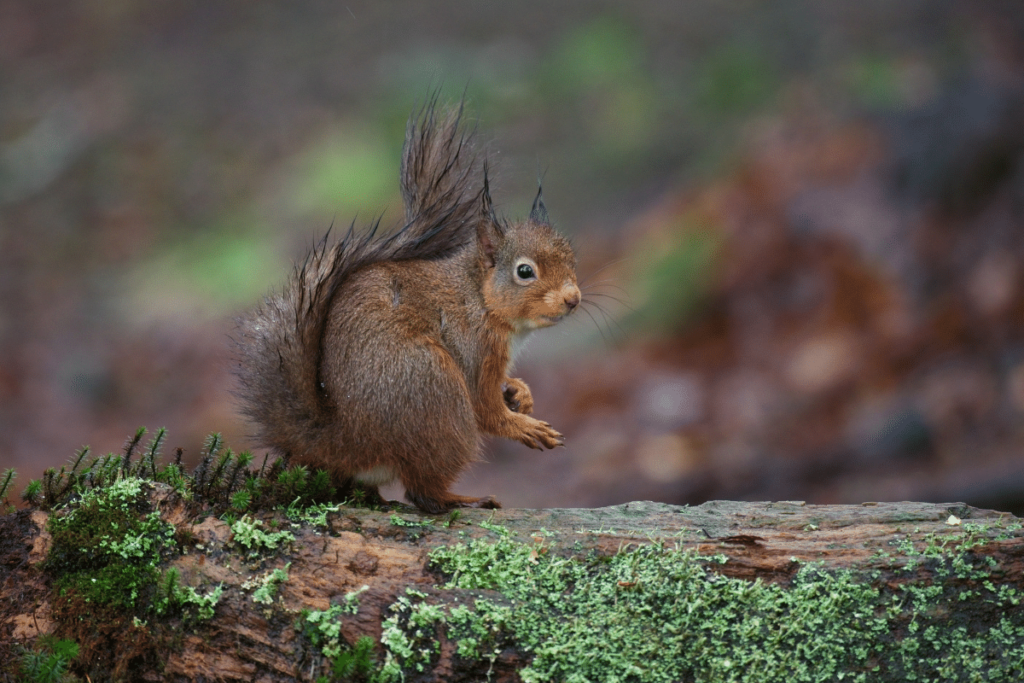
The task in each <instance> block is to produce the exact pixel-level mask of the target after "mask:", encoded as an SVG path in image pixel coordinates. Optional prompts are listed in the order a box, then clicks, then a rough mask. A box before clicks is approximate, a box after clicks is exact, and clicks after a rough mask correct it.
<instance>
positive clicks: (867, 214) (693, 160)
mask: <svg viewBox="0 0 1024 683" xmlns="http://www.w3.org/2000/svg"><path fill="white" fill-rule="evenodd" d="M438 87H439V88H441V90H442V92H443V93H444V98H446V99H449V100H452V101H455V100H457V99H458V98H459V97H460V96H461V95H462V93H463V92H465V94H466V99H467V102H468V105H467V108H468V111H469V113H470V114H471V116H472V117H475V118H476V119H478V121H479V130H480V131H481V138H482V139H483V140H484V141H485V142H486V144H487V148H488V150H489V156H490V158H491V160H492V163H494V164H495V165H496V166H497V168H498V172H497V177H496V180H495V181H494V184H493V187H494V195H495V199H496V201H497V203H498V205H499V209H500V210H501V211H503V212H504V213H506V214H507V215H510V216H523V215H525V214H526V213H527V212H528V209H529V202H530V200H531V198H532V196H533V193H534V191H535V187H536V179H537V177H538V175H543V177H544V187H545V198H546V200H547V205H548V208H549V210H550V213H551V216H552V218H553V220H554V222H555V223H556V225H557V226H558V227H559V228H560V229H561V230H562V231H563V232H565V233H566V234H568V235H570V236H572V238H573V240H574V242H575V243H576V244H577V245H578V247H579V251H580V254H579V255H580V275H581V278H582V279H584V280H585V281H586V284H585V286H584V292H585V299H586V300H588V301H591V302H592V304H593V305H591V306H590V307H588V309H587V310H586V311H580V312H578V313H577V314H575V315H574V316H573V317H572V318H571V319H569V320H567V321H565V322H563V323H562V324H560V325H559V326H558V327H556V328H553V329H551V330H546V331H543V332H540V333H537V334H536V335H535V338H534V339H533V340H532V342H531V345H530V346H529V348H528V351H527V353H526V354H525V355H524V357H523V359H522V361H521V362H520V366H519V370H518V374H520V375H521V376H522V377H523V378H524V379H525V380H526V381H527V382H528V383H529V384H530V385H531V387H532V389H533V394H534V396H535V398H536V402H537V405H536V413H537V414H538V415H539V416H541V417H542V418H543V419H545V420H547V421H549V422H551V423H552V424H553V425H554V426H555V427H556V428H558V429H559V430H561V431H562V432H563V433H564V434H566V436H567V447H566V448H564V449H558V450H555V451H552V452H544V453H538V452H535V451H530V450H528V449H526V448H525V447H522V446H520V445H518V444H512V443H507V442H503V441H500V440H494V441H491V442H489V444H488V446H487V448H486V462H485V463H481V464H479V465H477V466H475V467H474V468H473V469H472V470H471V471H469V472H468V473H467V474H466V475H465V476H464V477H463V479H462V481H461V482H460V484H459V485H458V487H457V490H459V491H461V492H465V493H470V492H471V493H474V494H479V495H483V494H494V495H496V496H497V497H498V498H499V499H500V500H502V501H503V502H504V504H505V505H506V506H531V507H556V506H580V505H606V504H613V503H621V502H625V501H629V500H635V499H653V500H659V501H665V502H671V503H700V502H702V501H704V500H708V499H715V498H730V499H750V500H765V499H799V500H806V501H808V502H815V503H842V502H862V501H872V500H874V501H881V500H903V499H913V500H924V501H953V500H958V501H961V500H962V501H966V502H969V503H972V504H975V505H979V506H983V507H992V508H996V509H1002V510H1009V511H1013V512H1016V513H1024V325H1022V323H1024V5H1021V4H1020V3H1019V2H1017V1H1016V0H1005V1H998V0H963V1H960V2H956V1H943V0H936V1H927V2H925V1H915V0H906V1H904V2H899V3H893V2H889V1H888V0H865V1H862V2H857V3H820V2H813V1H810V0H776V1H775V2H770V3H768V2H753V1H748V2H731V3H723V2H717V1H710V0H697V1H693V2H685V3H683V2H675V1H672V0H664V1H641V0H637V1H634V2H630V3H611V2H592V1H586V2H583V1H581V0H572V1H570V0H566V1H563V2H560V3H554V4H553V3H548V2H537V1H530V0H525V1H523V2H516V3H500V2H481V1H480V0H446V1H445V2H436V3H420V2H412V1H411V0H408V1H395V2H366V1H363V0H349V1H348V2H304V3H285V2H279V3H271V2H253V1H252V0H235V1H229V0H224V1H218V2H210V1H208V0H202V1H200V0H192V1H188V0H183V1H179V2H138V1H133V0H104V1H100V0H89V1H85V0H0V469H3V468H6V467H16V468H17V470H18V472H19V485H18V487H17V488H18V490H19V491H20V490H21V488H22V487H23V486H24V484H25V483H26V482H27V481H28V480H29V479H30V478H35V477H38V476H39V475H40V474H41V472H42V470H43V468H45V467H48V466H54V465H56V466H59V465H60V464H62V463H64V462H65V461H66V460H67V459H68V458H69V457H70V456H71V454H72V452H73V451H74V450H75V449H76V448H78V447H79V446H81V445H83V444H90V445H91V446H92V447H93V449H94V450H95V451H96V452H107V451H118V450H119V449H120V447H121V445H122V443H123V441H124V439H125V437H126V436H128V435H129V434H130V433H131V432H133V431H134V430H135V428H136V427H138V426H140V425H146V426H148V427H149V428H150V429H151V430H152V429H154V428H157V427H162V426H163V427H167V428H168V429H169V432H170V437H169V440H168V447H169V448H167V449H165V452H169V451H170V448H173V447H175V446H181V447H183V448H184V449H185V453H186V458H192V459H193V461H194V460H195V458H196V457H197V455H198V453H199V450H200V448H201V445H202V441H203V438H204V437H205V435H206V434H208V433H210V432H214V431H220V432H223V433H224V435H225V436H226V437H227V439H228V442H229V444H230V445H231V446H233V447H234V448H235V449H236V450H240V449H243V448H249V447H251V444H249V443H248V442H247V439H246V434H248V433H249V432H250V431H251V430H250V427H249V426H247V425H246V424H244V423H243V422H242V420H241V418H240V417H239V416H238V414H237V413H236V409H235V405H234V402H233V399H232V396H231V388H232V382H233V379H232V376H231V371H230V364H231V359H230V344H229V335H230V334H231V330H232V327H233V322H232V320H233V317H234V316H235V315H237V314H238V313H239V312H241V311H242V310H244V309H245V308H247V307H249V306H252V305H254V304H255V303H256V302H257V301H259V299H260V297H261V296H262V295H263V294H265V293H266V292H268V291H270V290H272V289H273V288H276V287H278V286H280V284H281V283H282V282H283V281H284V279H285V278H286V277H287V275H288V273H289V271H290V269H291V267H292V265H293V263H294V262H295V261H297V260H301V258H302V257H303V256H304V254H305V252H306V250H307V249H308V248H309V247H310V245H312V244H313V242H314V241H315V240H317V239H319V237H321V236H322V235H323V233H324V232H325V231H326V230H327V228H328V226H329V225H330V224H331V223H332V221H334V222H336V223H339V224H342V225H347V224H348V223H349V221H350V220H351V219H352V218H353V217H355V218H356V219H357V224H366V223H369V222H370V221H372V220H373V219H374V218H376V217H377V216H379V215H381V214H383V223H384V225H393V224H394V223H395V222H396V221H398V220H399V218H400V216H401V204H400V200H399V197H398V191H397V190H398V183H397V173H398V163H399V154H400V150H401V144H402V140H403V134H404V126H405V120H406V118H407V116H408V114H409V112H410V111H411V110H413V109H414V108H415V107H417V106H418V104H420V103H422V101H423V100H424V98H425V97H426V96H427V95H428V94H429V93H430V92H431V91H432V89H434V88H438ZM257 452H259V451H257ZM386 493H388V494H389V495H391V496H393V497H397V496H399V495H401V489H395V488H392V489H389V490H388V491H386Z"/></svg>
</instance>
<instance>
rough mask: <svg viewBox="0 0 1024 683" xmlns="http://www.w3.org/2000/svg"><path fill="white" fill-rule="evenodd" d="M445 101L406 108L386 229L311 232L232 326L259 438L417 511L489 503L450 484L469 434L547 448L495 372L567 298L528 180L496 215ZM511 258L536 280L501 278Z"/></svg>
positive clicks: (564, 273)
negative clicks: (522, 213) (515, 212)
mask: <svg viewBox="0 0 1024 683" xmlns="http://www.w3.org/2000/svg"><path fill="white" fill-rule="evenodd" d="M460 113H461V112H455V113H449V114H446V115H444V116H438V115H436V113H435V107H434V103H433V102H431V103H429V104H428V105H427V106H426V107H425V108H424V111H423V112H421V114H420V115H419V116H418V117H415V118H413V119H412V120H411V121H410V124H409V127H408V130H407V133H406V144H405V150H404V153H403V159H402V178H401V184H402V194H403V198H404V200H405V209H406V223H405V226H404V227H403V228H402V229H401V230H399V231H398V232H397V233H395V234H394V235H393V236H391V237H387V238H377V237H375V235H374V231H373V230H371V231H370V233H369V234H368V235H367V236H363V237H359V236H356V235H354V233H353V231H352V229H351V228H350V229H349V232H348V234H347V235H346V236H345V237H344V238H343V239H342V240H341V241H339V242H338V243H336V244H334V245H329V244H328V242H327V240H326V238H325V240H324V241H322V242H321V243H320V244H319V245H318V246H317V247H316V248H315V249H314V250H313V252H312V253H311V254H310V256H309V257H308V258H307V259H306V262H305V263H304V264H303V266H302V267H301V268H299V269H298V270H297V271H296V273H295V275H294V276H293V278H292V279H291V281H290V282H289V284H288V286H287V287H286V288H285V290H284V292H282V293H281V294H279V295H277V296H274V297H270V298H268V299H267V300H266V301H264V304H263V305H262V306H261V307H259V308H257V309H256V310H255V311H254V312H252V313H251V314H249V315H248V316H246V317H245V318H243V319H242V320H241V321H240V324H239V328H240V329H239V338H238V346H239V355H240V361H241V362H240V365H239V369H238V375H239V378H240V386H241V389H240V391H239V394H240V397H241V400H242V404H243V409H244V411H245V412H246V414H247V415H248V416H249V417H250V418H252V419H253V420H254V421H255V422H256V424H257V425H258V426H259V429H260V432H259V438H260V440H261V441H262V442H263V443H264V444H265V445H266V446H268V447H270V448H272V449H274V450H276V451H278V452H279V453H281V454H287V455H289V456H290V457H291V459H292V462H295V463H301V464H305V465H308V466H310V467H311V468H323V469H326V470H327V471H329V472H330V473H331V475H332V478H333V479H334V481H335V482H336V483H338V484H339V485H342V486H350V485H352V484H353V483H354V482H360V483H361V484H362V485H364V486H366V487H368V488H369V489H371V494H375V493H376V486H377V485H379V484H382V483H385V482H387V481H390V480H392V479H398V480H400V481H401V482H402V484H403V485H404V486H405V488H406V496H407V498H408V499H409V500H410V501H412V502H413V503H414V504H416V505H417V506H418V507H420V508H421V509H423V510H424V511H427V512H441V511H444V510H448V509H450V508H452V507H457V506H479V507H500V505H499V503H498V502H497V501H495V500H494V499H493V498H489V497H488V498H468V497H464V496H458V495H455V494H453V493H451V492H450V491H449V488H450V486H451V485H452V483H454V481H455V479H456V478H457V477H458V475H459V473H460V472H461V471H462V470H463V469H464V468H465V467H466V466H467V465H468V464H469V463H471V462H473V461H474V460H476V459H477V457H478V453H479V449H480V441H481V435H482V434H492V435H496V436H502V437H505V438H509V439H515V440H517V441H520V442H522V443H524V444H526V445H527V446H530V447H531V448H554V447H555V446H558V445H561V443H562V436H561V435H560V434H559V433H558V432H557V431H555V430H554V429H552V428H551V426H550V425H548V424H547V423H546V422H541V421H540V420H537V419H534V418H533V417H530V416H529V413H530V412H532V409H533V397H532V396H531V395H530V390H529V388H528V387H527V386H526V384H525V383H523V382H522V380H518V379H514V378H509V377H508V371H509V369H510V365H511V357H510V346H511V341H512V337H513V335H521V334H526V333H527V332H528V331H530V330H532V329H535V328H537V327H546V326H548V325H552V324H554V323H555V322H557V321H558V320H559V319H560V318H561V317H562V316H564V315H566V314H568V313H570V312H571V311H572V310H573V309H574V308H575V307H576V305H577V304H578V303H579V300H580V293H579V289H578V288H577V285H576V274H575V267H576V263H575V257H574V255H573V252H572V248H571V247H570V246H569V243H568V242H567V241H566V240H565V239H564V238H563V237H561V236H560V235H558V234H557V233H556V232H555V231H554V230H553V229H552V228H551V226H550V225H549V222H548V218H547V211H546V209H545V208H544V205H543V201H542V199H541V196H540V193H539V192H538V197H537V201H535V202H534V207H533V210H532V211H531V214H530V219H528V220H526V221H522V222H515V223H510V222H506V221H503V220H501V219H499V218H498V217H497V216H496V215H495V213H494V210H493V207H492V205H491V199H490V193H489V188H488V183H487V169H486V166H484V167H483V168H482V169H481V168H480V167H479V164H478V163H477V159H476V156H475V154H474V152H473V148H472V139H471V136H470V135H468V134H466V133H465V132H464V130H463V129H462V128H461V126H460ZM524 259H525V260H526V261H525V263H527V264H528V265H529V269H532V270H533V271H534V275H535V276H536V277H535V278H527V279H526V280H524V279H523V278H520V277H518V276H517V275H516V272H518V271H517V267H518V266H519V265H521V264H522V263H524ZM526 272H528V271H526Z"/></svg>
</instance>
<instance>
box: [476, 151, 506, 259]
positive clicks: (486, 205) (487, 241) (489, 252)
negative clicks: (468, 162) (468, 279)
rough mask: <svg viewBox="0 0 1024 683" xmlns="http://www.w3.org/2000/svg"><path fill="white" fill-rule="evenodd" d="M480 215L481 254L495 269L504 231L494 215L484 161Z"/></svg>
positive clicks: (478, 237)
mask: <svg viewBox="0 0 1024 683" xmlns="http://www.w3.org/2000/svg"><path fill="white" fill-rule="evenodd" d="M480 213H481V214H482V215H481V216H480V222H479V223H477V226H476V236H477V242H478V243H479V244H480V252H481V254H482V255H483V256H484V258H485V260H486V261H487V264H488V266H490V267H491V268H493V267H494V264H495V262H496V259H495V254H496V253H497V251H498V241H499V240H500V239H501V236H502V230H501V223H500V222H499V221H498V217H497V216H496V215H495V213H494V203H493V202H492V201H491V184H490V182H489V180H488V176H487V162H486V161H484V187H483V189H482V190H481V191H480Z"/></svg>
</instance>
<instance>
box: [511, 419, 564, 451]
mask: <svg viewBox="0 0 1024 683" xmlns="http://www.w3.org/2000/svg"><path fill="white" fill-rule="evenodd" d="M519 442H520V443H522V444H523V445H525V446H529V447H530V448H533V449H536V450H538V451H542V450H544V449H545V448H557V447H558V446H564V445H565V437H564V436H562V435H561V434H559V433H558V432H557V431H555V430H554V429H553V428H552V427H551V425H549V424H548V423H547V422H541V421H540V420H531V421H530V424H528V425H527V426H526V429H525V430H523V433H522V435H521V436H520V437H519Z"/></svg>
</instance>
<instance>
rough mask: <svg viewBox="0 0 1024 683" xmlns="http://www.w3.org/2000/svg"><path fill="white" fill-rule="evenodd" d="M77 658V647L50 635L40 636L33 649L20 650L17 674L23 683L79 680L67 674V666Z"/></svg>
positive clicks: (72, 643) (73, 643)
mask: <svg viewBox="0 0 1024 683" xmlns="http://www.w3.org/2000/svg"><path fill="white" fill-rule="evenodd" d="M76 657H78V645H77V644H76V643H75V642H74V641H71V640H64V639H58V638H56V637H54V636H52V635H43V636H40V637H39V639H38V641H37V642H36V647H35V649H31V650H30V649H24V648H23V649H22V650H21V656H20V657H19V658H18V659H19V661H18V663H17V673H18V679H17V680H19V681H22V682H23V683H61V682H68V681H78V680H81V679H79V678H78V677H77V676H72V675H71V674H69V673H68V665H69V664H70V663H71V662H72V660H74V659H75V658H76Z"/></svg>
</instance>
